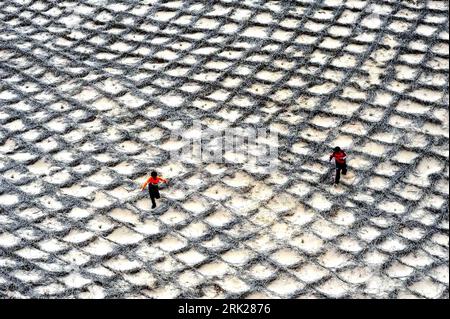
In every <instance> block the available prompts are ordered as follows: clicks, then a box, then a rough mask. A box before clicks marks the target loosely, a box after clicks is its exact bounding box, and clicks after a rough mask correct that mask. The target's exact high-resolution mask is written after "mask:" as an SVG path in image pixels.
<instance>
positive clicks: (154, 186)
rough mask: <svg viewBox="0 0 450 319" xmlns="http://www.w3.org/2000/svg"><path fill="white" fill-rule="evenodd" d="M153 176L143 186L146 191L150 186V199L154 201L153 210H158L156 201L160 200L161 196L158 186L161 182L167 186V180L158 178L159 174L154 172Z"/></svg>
mask: <svg viewBox="0 0 450 319" xmlns="http://www.w3.org/2000/svg"><path fill="white" fill-rule="evenodd" d="M150 175H151V176H150V177H149V178H148V179H147V181H146V182H145V183H144V184H143V185H142V189H141V190H144V189H145V187H146V186H147V185H148V193H149V194H150V199H151V200H152V209H154V208H156V200H155V199H159V198H160V197H161V196H160V195H159V188H158V184H159V182H164V183H166V184H167V182H168V181H167V179H164V178H162V177H159V176H158V173H156V172H155V171H153V172H152V173H151V174H150Z"/></svg>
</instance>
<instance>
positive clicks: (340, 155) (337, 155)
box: [330, 151, 347, 164]
mask: <svg viewBox="0 0 450 319" xmlns="http://www.w3.org/2000/svg"><path fill="white" fill-rule="evenodd" d="M333 157H334V160H335V161H336V163H339V164H345V158H346V157H347V154H345V152H344V151H339V152H333V154H331V155H330V161H331V159H332V158H333Z"/></svg>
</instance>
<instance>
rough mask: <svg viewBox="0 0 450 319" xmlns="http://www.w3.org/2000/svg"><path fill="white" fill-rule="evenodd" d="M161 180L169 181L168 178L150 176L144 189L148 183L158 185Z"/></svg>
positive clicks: (143, 186)
mask: <svg viewBox="0 0 450 319" xmlns="http://www.w3.org/2000/svg"><path fill="white" fill-rule="evenodd" d="M159 182H164V183H167V180H166V179H164V178H162V177H159V176H158V177H156V178H153V177H150V178H149V179H147V181H146V182H145V183H144V184H143V185H142V189H144V188H145V187H146V186H147V185H148V184H152V185H157V184H158V183H159Z"/></svg>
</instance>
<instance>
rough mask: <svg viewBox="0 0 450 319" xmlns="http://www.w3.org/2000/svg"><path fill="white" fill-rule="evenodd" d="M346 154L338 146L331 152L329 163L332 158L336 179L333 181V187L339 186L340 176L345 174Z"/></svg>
mask: <svg viewBox="0 0 450 319" xmlns="http://www.w3.org/2000/svg"><path fill="white" fill-rule="evenodd" d="M346 157H347V154H345V152H344V151H343V150H341V148H340V147H339V146H336V147H335V148H334V150H333V153H332V154H331V155H330V161H331V160H332V159H333V158H334V162H335V163H336V177H335V180H334V185H337V184H339V180H340V179H341V172H342V175H346V174H347V162H346Z"/></svg>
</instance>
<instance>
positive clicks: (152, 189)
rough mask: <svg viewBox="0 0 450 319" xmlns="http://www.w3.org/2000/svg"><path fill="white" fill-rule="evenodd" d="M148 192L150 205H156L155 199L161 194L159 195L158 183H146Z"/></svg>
mask: <svg viewBox="0 0 450 319" xmlns="http://www.w3.org/2000/svg"><path fill="white" fill-rule="evenodd" d="M148 193H149V195H150V199H151V200H152V207H153V208H154V207H156V199H159V198H160V197H161V196H160V195H159V188H158V185H152V184H149V185H148Z"/></svg>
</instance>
